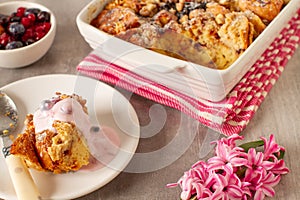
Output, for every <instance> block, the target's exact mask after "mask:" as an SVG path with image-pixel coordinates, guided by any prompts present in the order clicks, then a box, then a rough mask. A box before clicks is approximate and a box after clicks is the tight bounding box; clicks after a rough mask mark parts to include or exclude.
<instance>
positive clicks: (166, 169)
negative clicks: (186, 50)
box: [0, 0, 300, 200]
mask: <svg viewBox="0 0 300 200" xmlns="http://www.w3.org/2000/svg"><path fill="white" fill-rule="evenodd" d="M1 2H4V1H3V0H0V3H1ZM33 2H38V3H41V4H44V5H45V6H47V7H48V8H50V9H51V10H52V11H53V12H54V14H55V15H56V18H57V21H58V24H57V34H56V38H55V40H54V43H53V46H52V47H51V49H50V50H49V52H48V53H47V54H46V55H45V56H44V57H43V58H42V59H40V60H39V61H37V62H36V63H34V64H32V65H30V66H27V67H24V68H20V69H4V68H0V88H1V87H3V86H5V85H7V84H9V83H12V82H14V81H17V80H20V79H24V78H28V77H33V76H38V75H44V74H76V73H77V72H76V66H77V65H78V63H79V62H80V61H81V60H82V59H83V58H84V57H85V56H86V55H88V54H89V52H90V51H91V50H92V49H91V48H90V47H89V46H88V44H87V43H86V42H85V41H84V39H83V37H82V36H81V35H80V33H79V31H78V29H77V26H76V21H75V19H76V16H77V14H78V13H79V11H80V10H81V9H82V8H83V7H84V6H85V5H86V4H87V3H89V2H90V1H89V0H81V1H71V0H63V1H61V0H60V1H59V0H51V1H49V0H48V1H47V0H39V1H33ZM0 62H1V61H0ZM299 66H300V49H299V48H298V50H297V51H296V53H295V54H294V56H293V57H292V58H291V59H290V61H289V62H288V64H287V66H286V69H285V70H284V71H283V73H282V75H281V77H280V78H279V80H278V81H277V83H276V84H275V86H274V87H273V88H272V90H271V91H270V93H269V94H268V95H267V97H266V99H265V100H264V101H263V103H262V104H261V106H260V107H259V109H258V111H257V112H256V114H255V116H254V117H253V119H252V120H251V121H250V123H249V124H248V126H247V127H246V129H245V130H244V131H243V132H242V133H241V135H243V136H245V140H246V141H251V140H255V139H257V138H259V137H260V136H265V137H269V135H270V134H274V135H275V138H276V141H277V142H278V143H279V144H280V145H282V146H284V147H285V148H286V155H285V161H286V165H287V166H288V167H289V169H290V173H289V174H288V175H285V176H283V177H282V180H281V182H280V183H279V185H277V186H276V187H275V191H276V195H275V197H274V198H273V199H277V200H279V199H286V200H297V199H300V190H299V188H300V181H299V179H300V162H299V158H298V155H299V153H300V131H299V130H300V123H299V120H300V75H299V74H300V67H299ZM119 90H120V91H121V93H123V94H127V93H128V92H127V91H124V90H122V89H119ZM26 98H30V97H26ZM129 100H130V103H131V104H132V105H133V107H134V108H135V110H136V113H137V115H138V118H139V121H140V127H141V133H142V131H143V130H146V129H147V126H149V125H153V124H152V123H155V122H154V121H152V120H153V119H151V112H163V113H164V114H165V116H166V118H165V119H166V120H165V123H164V125H163V126H162V128H161V129H160V130H159V131H158V133H157V134H155V135H154V136H153V137H150V138H143V139H141V140H140V142H139V145H138V148H137V152H139V153H143V152H145V153H146V152H153V151H156V150H159V149H161V148H163V147H164V146H166V145H167V144H168V143H169V142H170V141H171V140H172V138H173V137H174V135H176V133H178V132H179V131H183V130H184V131H185V132H186V134H187V137H192V133H195V131H196V135H195V137H194V139H193V141H192V142H191V144H190V145H189V146H187V147H183V146H180V144H179V145H178V148H186V151H184V153H183V154H182V155H181V156H179V158H177V159H175V160H174V161H173V162H171V163H170V164H168V165H167V166H160V163H159V162H160V160H161V158H162V156H164V155H161V157H157V158H154V160H151V162H149V163H151V164H153V165H156V166H157V169H156V170H150V171H148V172H136V173H135V172H132V171H130V172H128V170H127V171H126V169H125V170H124V172H121V173H120V174H119V175H118V176H117V177H116V178H114V179H113V180H112V181H111V182H109V183H108V184H106V185H105V186H103V187H102V188H100V189H98V190H95V191H94V192H91V193H89V194H87V195H85V196H82V197H79V198H77V200H97V199H99V200H100V199H101V200H113V199H118V200H141V199H147V200H152V199H153V200H154V199H159V200H171V199H174V200H176V199H179V195H180V189H179V188H173V189H168V188H166V187H165V186H166V184H167V183H172V182H176V181H177V180H178V179H179V178H180V177H181V176H182V175H183V172H184V171H186V170H188V169H189V168H190V167H191V165H192V164H194V163H195V162H196V161H198V160H199V159H200V158H199V157H203V156H205V155H207V153H208V152H209V151H208V150H207V149H205V147H203V146H202V144H203V141H204V140H205V138H207V137H208V136H215V135H214V133H211V131H210V130H209V129H207V128H206V127H204V126H202V125H200V124H199V123H198V122H197V121H196V120H194V119H192V118H190V117H188V116H186V115H185V114H183V113H181V112H179V111H177V110H175V109H172V108H169V107H166V106H163V105H159V104H157V103H155V102H153V101H151V100H148V99H145V98H143V97H141V96H138V95H132V96H131V97H130V99H129ZM149 111H151V112H149ZM202 147H203V148H202ZM169 153H170V154H169V155H172V152H169ZM165 156H166V155H165ZM206 158H207V157H206ZM204 159H205V158H204ZM144 164H145V163H140V165H141V166H142V165H144ZM137 167H138V166H137ZM0 181H1V178H0Z"/></svg>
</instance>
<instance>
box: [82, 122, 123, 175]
mask: <svg viewBox="0 0 300 200" xmlns="http://www.w3.org/2000/svg"><path fill="white" fill-rule="evenodd" d="M86 139H87V142H88V145H89V148H90V151H91V155H92V156H91V159H90V163H89V164H88V165H87V166H85V167H83V168H81V169H82V170H87V171H95V170H98V169H101V168H102V167H104V166H106V165H108V164H109V162H110V161H112V160H113V158H114V157H115V156H116V154H117V153H118V151H119V148H120V145H121V141H120V137H119V136H118V134H117V133H116V131H115V130H114V129H112V128H110V127H106V126H103V127H102V128H101V130H100V131H99V132H97V133H90V134H89V136H88V137H87V138H86Z"/></svg>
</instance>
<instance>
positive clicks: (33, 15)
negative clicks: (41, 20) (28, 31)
mask: <svg viewBox="0 0 300 200" xmlns="http://www.w3.org/2000/svg"><path fill="white" fill-rule="evenodd" d="M27 18H28V19H29V20H30V21H31V22H32V23H34V22H35V19H36V16H35V14H33V13H29V14H28V15H27Z"/></svg>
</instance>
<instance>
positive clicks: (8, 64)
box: [0, 1, 56, 68]
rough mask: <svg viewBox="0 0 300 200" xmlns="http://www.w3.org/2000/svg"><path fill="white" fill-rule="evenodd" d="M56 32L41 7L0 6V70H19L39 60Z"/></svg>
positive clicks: (52, 20)
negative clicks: (0, 68)
mask: <svg viewBox="0 0 300 200" xmlns="http://www.w3.org/2000/svg"><path fill="white" fill-rule="evenodd" d="M55 33H56V19H55V16H54V15H53V13H52V12H51V11H50V10H49V9H48V8H46V7H45V6H43V5H40V4H37V3H32V2H26V1H8V2H4V3H0V67H2V68H20V67H25V66H28V65H30V64H32V63H34V62H36V61H37V60H39V59H40V58H41V57H43V56H44V55H45V54H46V53H47V51H48V50H49V48H50V47H51V45H52V43H53V41H54V37H55Z"/></svg>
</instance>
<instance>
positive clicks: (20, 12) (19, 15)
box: [16, 7, 26, 17]
mask: <svg viewBox="0 0 300 200" xmlns="http://www.w3.org/2000/svg"><path fill="white" fill-rule="evenodd" d="M25 10H26V8H24V7H19V8H18V9H17V13H16V15H17V16H18V17H23V16H24V13H25Z"/></svg>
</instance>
